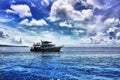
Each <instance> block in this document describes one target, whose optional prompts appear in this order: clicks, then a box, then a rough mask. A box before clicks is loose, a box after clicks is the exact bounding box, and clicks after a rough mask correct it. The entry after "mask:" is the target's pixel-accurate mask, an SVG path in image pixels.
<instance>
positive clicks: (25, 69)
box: [0, 47, 120, 80]
mask: <svg viewBox="0 0 120 80" xmlns="http://www.w3.org/2000/svg"><path fill="white" fill-rule="evenodd" d="M0 80H120V48H115V47H111V48H108V47H104V48H100V47H99V48H89V47H86V48H80V47H64V48H63V49H62V50H61V52H53V53H48V52H44V53H42V52H30V51H29V48H25V47H0Z"/></svg>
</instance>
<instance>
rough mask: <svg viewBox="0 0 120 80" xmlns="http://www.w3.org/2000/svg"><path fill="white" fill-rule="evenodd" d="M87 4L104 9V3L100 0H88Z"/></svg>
mask: <svg viewBox="0 0 120 80" xmlns="http://www.w3.org/2000/svg"><path fill="white" fill-rule="evenodd" d="M86 4H87V5H88V4H89V5H92V6H93V7H94V8H98V9H102V8H103V7H104V5H102V4H101V2H100V0H86Z"/></svg>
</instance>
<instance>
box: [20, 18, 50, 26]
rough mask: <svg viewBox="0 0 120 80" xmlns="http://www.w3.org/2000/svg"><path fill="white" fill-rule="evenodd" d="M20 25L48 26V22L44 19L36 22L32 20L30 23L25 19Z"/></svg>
mask: <svg viewBox="0 0 120 80" xmlns="http://www.w3.org/2000/svg"><path fill="white" fill-rule="evenodd" d="M20 25H26V26H47V25H48V24H47V22H46V21H45V20H44V19H40V20H36V19H34V18H33V19H32V20H31V21H29V20H28V19H24V20H23V21H21V22H20Z"/></svg>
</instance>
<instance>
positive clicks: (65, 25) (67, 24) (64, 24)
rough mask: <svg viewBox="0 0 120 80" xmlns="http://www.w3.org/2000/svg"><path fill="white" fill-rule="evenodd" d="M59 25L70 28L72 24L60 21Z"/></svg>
mask: <svg viewBox="0 0 120 80" xmlns="http://www.w3.org/2000/svg"><path fill="white" fill-rule="evenodd" d="M59 26H61V27H69V28H72V25H71V24H69V23H67V22H66V21H64V22H60V23H59Z"/></svg>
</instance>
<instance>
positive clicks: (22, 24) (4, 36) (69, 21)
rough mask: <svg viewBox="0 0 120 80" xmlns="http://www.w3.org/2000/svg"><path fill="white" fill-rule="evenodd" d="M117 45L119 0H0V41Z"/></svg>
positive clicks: (118, 43) (119, 12)
mask: <svg viewBox="0 0 120 80" xmlns="http://www.w3.org/2000/svg"><path fill="white" fill-rule="evenodd" d="M40 40H48V41H52V42H54V43H56V44H57V45H65V46H84V45H87V46H89V45H95V46H98V45H108V46H114V45H120V0H0V44H20V45H32V43H33V42H39V41H40Z"/></svg>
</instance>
